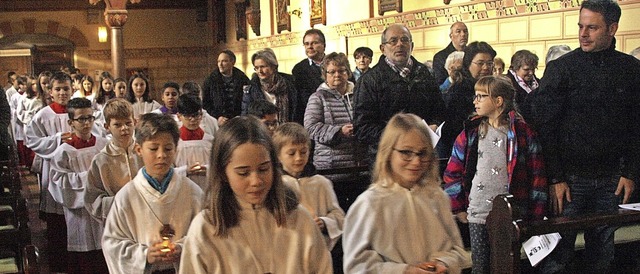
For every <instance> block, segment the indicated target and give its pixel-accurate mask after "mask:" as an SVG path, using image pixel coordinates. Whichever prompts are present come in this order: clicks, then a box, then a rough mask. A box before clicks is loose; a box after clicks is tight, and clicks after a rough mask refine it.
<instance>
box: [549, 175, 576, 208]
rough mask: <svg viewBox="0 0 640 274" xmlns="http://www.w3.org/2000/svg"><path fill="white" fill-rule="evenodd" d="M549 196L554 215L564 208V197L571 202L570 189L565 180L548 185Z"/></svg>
mask: <svg viewBox="0 0 640 274" xmlns="http://www.w3.org/2000/svg"><path fill="white" fill-rule="evenodd" d="M549 196H550V199H551V209H552V210H553V213H554V214H555V215H556V216H559V215H560V214H562V210H563V209H564V199H565V198H566V199H567V202H571V191H570V189H569V185H568V184H567V183H566V182H559V183H557V184H553V185H550V186H549Z"/></svg>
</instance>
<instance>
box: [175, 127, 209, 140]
mask: <svg viewBox="0 0 640 274" xmlns="http://www.w3.org/2000/svg"><path fill="white" fill-rule="evenodd" d="M202 138H204V130H202V129H201V128H197V129H195V130H190V129H188V128H186V127H185V126H182V127H180V139H181V140H182V141H191V140H202Z"/></svg>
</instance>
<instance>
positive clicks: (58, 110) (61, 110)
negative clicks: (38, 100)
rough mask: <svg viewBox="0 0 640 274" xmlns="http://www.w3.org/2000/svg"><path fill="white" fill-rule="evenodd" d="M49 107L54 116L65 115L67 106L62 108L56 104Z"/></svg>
mask: <svg viewBox="0 0 640 274" xmlns="http://www.w3.org/2000/svg"><path fill="white" fill-rule="evenodd" d="M49 107H51V109H52V110H53V112H55V113H56V114H65V113H67V106H63V105H61V104H58V103H56V102H53V103H51V105H49Z"/></svg>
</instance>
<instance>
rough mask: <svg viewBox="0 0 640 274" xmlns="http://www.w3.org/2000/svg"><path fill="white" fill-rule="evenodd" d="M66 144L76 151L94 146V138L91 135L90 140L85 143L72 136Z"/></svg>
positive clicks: (76, 136)
mask: <svg viewBox="0 0 640 274" xmlns="http://www.w3.org/2000/svg"><path fill="white" fill-rule="evenodd" d="M66 143H67V144H69V145H71V146H72V147H75V148H76V149H82V148H86V147H92V146H94V145H96V136H93V135H91V138H90V139H89V140H86V141H85V140H82V139H80V137H78V135H75V134H73V135H71V140H67V141H66Z"/></svg>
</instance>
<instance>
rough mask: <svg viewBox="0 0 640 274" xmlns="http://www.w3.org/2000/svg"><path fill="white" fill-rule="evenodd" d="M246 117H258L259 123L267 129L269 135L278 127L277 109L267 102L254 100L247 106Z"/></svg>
mask: <svg viewBox="0 0 640 274" xmlns="http://www.w3.org/2000/svg"><path fill="white" fill-rule="evenodd" d="M247 115H253V116H256V117H258V119H260V121H262V123H263V124H264V125H265V126H266V127H267V129H268V130H269V134H271V135H273V132H274V131H275V130H276V128H277V127H278V107H276V105H274V104H273V103H271V102H269V101H267V100H255V101H253V102H251V104H249V109H248V110H247Z"/></svg>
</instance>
